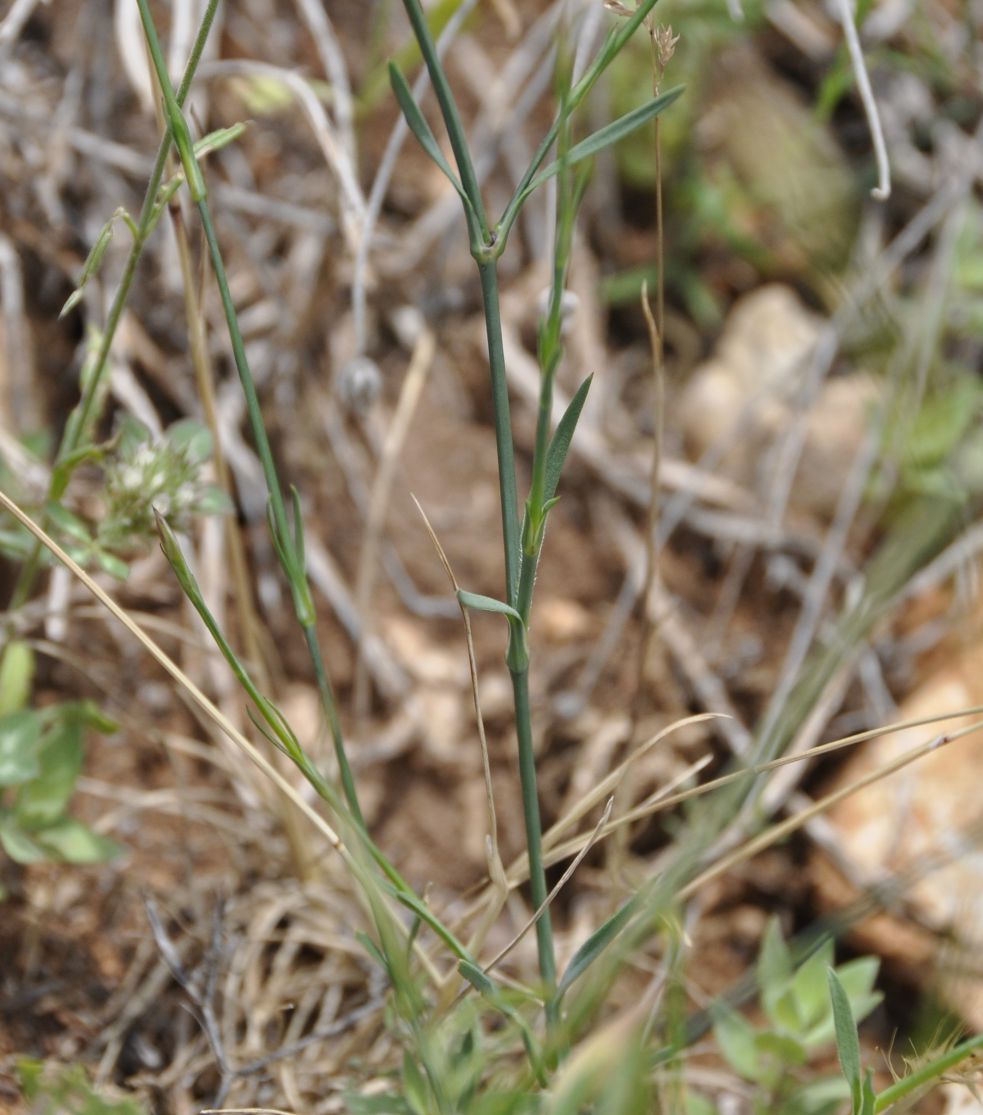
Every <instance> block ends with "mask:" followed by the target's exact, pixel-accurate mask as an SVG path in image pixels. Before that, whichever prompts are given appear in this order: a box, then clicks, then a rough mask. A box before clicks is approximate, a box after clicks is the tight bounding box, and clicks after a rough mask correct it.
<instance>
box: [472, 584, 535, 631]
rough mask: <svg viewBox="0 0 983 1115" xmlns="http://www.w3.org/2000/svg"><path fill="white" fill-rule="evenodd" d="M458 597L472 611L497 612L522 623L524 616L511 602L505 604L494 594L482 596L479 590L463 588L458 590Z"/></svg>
mask: <svg viewBox="0 0 983 1115" xmlns="http://www.w3.org/2000/svg"><path fill="white" fill-rule="evenodd" d="M457 598H458V600H459V601H460V602H461V604H462V605H463V606H464V607H465V608H470V609H471V610H472V611H475V612H495V613H497V614H499V615H503V616H508V617H509V619H514V620H516V621H517V622H518V623H522V616H520V615H519V613H518V612H517V611H516V610H515V608H513V607H512V605H511V604H505V603H504V602H503V601H501V600H496V599H495V598H494V597H493V596H482V595H481V594H480V593H478V592H465V591H464V589H463V588H462V589H458V590H457Z"/></svg>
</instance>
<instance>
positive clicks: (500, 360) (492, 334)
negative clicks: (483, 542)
mask: <svg viewBox="0 0 983 1115" xmlns="http://www.w3.org/2000/svg"><path fill="white" fill-rule="evenodd" d="M478 274H479V276H480V277H481V296H482V300H483V305H484V314H485V334H486V337H487V341H488V366H489V370H490V372H491V388H492V409H493V413H494V421H495V448H496V450H497V452H498V489H499V499H500V503H501V508H502V542H503V545H504V548H505V584H506V590H507V595H506V599H507V601H508V603H509V604H511V605H512V606H513V607H515V605H516V599H517V596H518V590H519V565H520V554H521V550H522V543H521V539H520V535H519V510H518V495H517V488H516V482H515V449H514V447H513V445H512V418H511V415H510V411H509V385H508V380H507V378H506V372H505V345H504V342H503V339H502V310H501V305H500V302H499V294H498V267H497V265H496V263H495V262H494V261H490V262H487V263H479V264H478Z"/></svg>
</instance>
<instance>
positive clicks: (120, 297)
mask: <svg viewBox="0 0 983 1115" xmlns="http://www.w3.org/2000/svg"><path fill="white" fill-rule="evenodd" d="M218 5H219V0H208V6H207V7H206V9H205V13H204V15H203V16H202V20H201V24H200V25H199V27H198V33H197V35H196V36H195V40H194V43H193V44H192V47H191V54H190V55H189V56H188V61H187V64H186V65H185V67H184V74H183V75H182V77H181V84H180V85H179V86H178V89H177V92H176V94H175V99H176V100H177V103H178V104H179V105H183V104H184V102H185V101H186V100H187V98H188V92H189V90H190V89H191V83H192V81H193V80H194V76H195V73H196V72H197V69H198V64H199V62H200V61H201V56H202V52H203V51H204V49H205V43H206V42H207V41H208V35H209V33H210V31H211V29H212V23H213V22H214V20H215V13H216V12H217V11H218ZM170 149H171V134H170V132H166V133H165V134H164V136H163V138H162V139H161V141H160V145H159V147H158V149H157V157H156V159H155V160H154V167H153V170H152V171H151V174H150V180H149V181H148V183H147V190H146V193H145V194H144V197H143V204H142V206H141V207H140V216H139V218H138V220H137V224H136V235H135V236H134V238H133V244H132V245H131V247H130V251H129V254H128V255H127V257H126V262H125V263H124V265H123V273H122V275H121V276H120V281H119V285H118V286H117V288H116V293H115V295H114V296H113V301H112V305H111V306H110V308H109V313H108V315H107V317H106V324H105V326H104V328H103V332H102V337H101V339H100V342H99V349H98V352H97V354H96V359H95V365H94V368H93V371H92V375H91V376H90V377H89V381H88V383H87V384H86V385H85V386H84V387H83V389H82V396H81V398H80V399H79V402H78V405H77V406H76V408H75V410H74V411H73V412H72V415H71V417H70V419H69V421H68V423H67V425H66V426H65V431H64V433H63V435H62V440H61V444H60V445H59V447H58V452H57V454H56V455H55V466H54V469H53V470H52V473H51V481H50V483H49V485H48V493H47V499H48V501H49V502H50V501H53V500H59V499H61V497H62V496H63V495H64V494H65V489H66V488H67V487H68V481H69V479H70V478H71V469H68V468H64V467H59V466H64V464H65V461H66V460H67V458H69V457H70V456H71V455H72V454H73V453H75V452H76V451H77V450H78V449H79V443H80V440H81V437H82V434H83V433H84V432H85V429H86V427H87V426H88V424H89V421H90V419H91V416H92V408H93V406H94V404H95V400H96V399H97V398H98V397H99V391H100V388H101V387H102V381H103V379H104V378H105V376H106V370H107V368H108V367H109V353H110V350H111V349H112V346H113V340H114V338H115V336H116V330H117V329H118V328H119V323H120V321H121V320H122V317H123V311H124V309H126V302H127V299H128V298H129V296H130V288H131V286H132V285H133V278H134V276H135V275H136V269H137V264H138V263H139V262H140V256H141V255H142V254H143V249H144V247H145V246H146V243H147V240H148V239H149V237H150V234H151V233H152V232H153V230H154V228H155V227H156V225H157V221H158V218H159V216H160V213H159V211H158V209H157V194H158V192H159V190H160V184H161V182H162V181H163V178H164V169H165V167H166V165H167V155H168V153H169V151H170ZM45 521H46V517H43V518H42V525H45ZM42 550H43V547H42V546H41V543H40V542H35V543H34V547H33V549H32V550H31V552H30V554H29V555H28V557H27V560H26V561H25V562H24V564H23V565H22V566H21V569H20V573H19V574H18V577H17V583H16V585H15V586H14V591H13V594H12V596H11V599H10V604H9V607H10V609H11V610H14V609H16V608H19V607H21V606H22V605H23V604H25V603H26V602H27V600H28V599H29V598H30V595H31V592H32V590H33V588H34V583H35V581H36V580H37V575H38V572H39V570H40V568H41V553H42Z"/></svg>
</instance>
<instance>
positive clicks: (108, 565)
mask: <svg viewBox="0 0 983 1115" xmlns="http://www.w3.org/2000/svg"><path fill="white" fill-rule="evenodd" d="M95 559H96V562H97V564H98V565H99V568H100V569H101V570H102V571H103V572H104V573H108V574H109V575H110V577H115V578H116V580H117V581H125V580H126V579H127V577H129V575H130V567H129V566H128V565H127V564H126V562H125V561H123V559H122V558H118V557H117V556H116V555H115V554H111V553H109V551H108V550H96V553H95Z"/></svg>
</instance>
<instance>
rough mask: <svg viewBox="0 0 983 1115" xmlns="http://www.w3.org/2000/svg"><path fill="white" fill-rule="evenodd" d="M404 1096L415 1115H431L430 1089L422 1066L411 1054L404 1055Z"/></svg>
mask: <svg viewBox="0 0 983 1115" xmlns="http://www.w3.org/2000/svg"><path fill="white" fill-rule="evenodd" d="M403 1094H404V1095H405V1096H406V1102H407V1103H408V1104H409V1105H410V1108H411V1110H412V1111H413V1112H414V1113H415V1115H429V1112H430V1110H431V1107H430V1102H429V1100H430V1089H429V1088H428V1087H427V1081H426V1077H424V1075H423V1073H422V1072H421V1071H420V1066H419V1065H418V1064H417V1063H416V1061H414V1060H413V1058H412V1057H411V1056H410V1054H409V1052H406V1053H404V1054H403Z"/></svg>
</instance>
